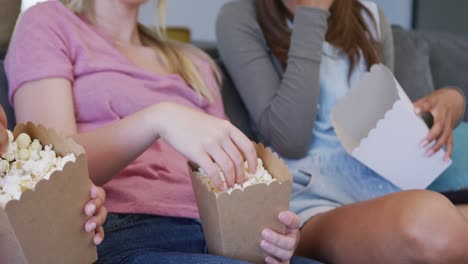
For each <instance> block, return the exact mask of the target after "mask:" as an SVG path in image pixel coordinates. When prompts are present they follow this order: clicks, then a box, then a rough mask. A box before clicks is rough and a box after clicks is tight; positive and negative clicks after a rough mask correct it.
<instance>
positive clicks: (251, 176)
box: [198, 159, 276, 194]
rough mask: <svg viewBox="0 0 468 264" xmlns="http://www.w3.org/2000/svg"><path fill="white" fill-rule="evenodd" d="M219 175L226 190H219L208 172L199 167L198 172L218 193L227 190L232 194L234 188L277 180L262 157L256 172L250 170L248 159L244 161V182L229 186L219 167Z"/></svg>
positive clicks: (238, 188)
mask: <svg viewBox="0 0 468 264" xmlns="http://www.w3.org/2000/svg"><path fill="white" fill-rule="evenodd" d="M218 170H219V177H220V178H221V180H222V181H223V184H224V191H220V190H218V189H217V188H216V187H215V186H214V184H213V182H212V181H211V180H210V179H209V178H208V175H207V174H206V172H205V171H203V169H201V168H199V169H198V173H199V174H200V175H201V177H202V180H203V182H204V184H206V185H207V186H208V187H209V188H210V189H211V190H212V191H213V192H215V193H216V194H220V193H223V192H227V193H228V194H231V193H232V191H234V190H244V188H246V187H248V186H251V185H255V184H260V183H264V184H267V185H269V184H270V183H272V182H275V181H276V179H275V178H273V177H272V176H271V174H270V173H269V172H268V171H267V170H266V169H265V168H264V167H263V161H262V160H261V159H258V161H257V171H256V172H255V173H251V172H250V170H249V165H248V164H247V161H246V162H244V171H245V178H246V181H245V182H244V183H243V184H237V183H236V184H234V186H233V187H232V188H228V187H227V184H226V179H225V178H224V173H223V172H222V171H221V169H219V168H218Z"/></svg>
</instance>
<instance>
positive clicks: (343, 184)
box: [286, 148, 401, 225]
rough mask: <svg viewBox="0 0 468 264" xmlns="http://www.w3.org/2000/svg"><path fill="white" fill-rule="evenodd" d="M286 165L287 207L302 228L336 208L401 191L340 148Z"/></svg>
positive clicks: (321, 151)
mask: <svg viewBox="0 0 468 264" xmlns="http://www.w3.org/2000/svg"><path fill="white" fill-rule="evenodd" d="M286 163H287V165H288V167H289V169H290V170H291V172H292V174H293V176H294V182H293V191H292V196H291V203H290V207H291V210H292V211H293V212H295V213H296V214H298V215H299V218H300V219H301V224H302V225H303V224H304V223H305V222H307V221H308V220H309V219H310V218H312V217H314V216H315V215H317V214H320V213H324V212H327V211H330V210H333V209H336V208H338V207H340V206H343V205H347V204H352V203H356V202H361V201H366V200H370V199H373V198H377V197H380V196H383V195H386V194H390V193H393V192H397V191H401V189H400V188H398V187H396V186H395V185H393V184H392V183H391V182H389V181H388V180H386V179H384V178H383V177H381V176H379V175H378V174H377V173H375V172H374V171H372V170H371V169H369V168H367V167H366V166H365V165H363V164H362V163H360V162H359V161H357V160H356V159H354V158H353V157H352V156H350V155H349V154H348V153H346V152H345V151H344V150H343V149H341V148H339V149H336V150H331V149H330V150H325V151H324V150H320V151H316V152H311V153H310V155H308V156H307V157H306V158H303V159H300V160H286Z"/></svg>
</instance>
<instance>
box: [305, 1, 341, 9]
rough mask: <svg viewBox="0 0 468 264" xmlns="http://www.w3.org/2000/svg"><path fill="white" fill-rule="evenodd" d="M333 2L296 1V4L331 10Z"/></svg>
mask: <svg viewBox="0 0 468 264" xmlns="http://www.w3.org/2000/svg"><path fill="white" fill-rule="evenodd" d="M333 2H334V0H296V4H297V5H299V6H308V7H314V8H320V9H323V10H329V9H330V7H331V6H332V5H333Z"/></svg>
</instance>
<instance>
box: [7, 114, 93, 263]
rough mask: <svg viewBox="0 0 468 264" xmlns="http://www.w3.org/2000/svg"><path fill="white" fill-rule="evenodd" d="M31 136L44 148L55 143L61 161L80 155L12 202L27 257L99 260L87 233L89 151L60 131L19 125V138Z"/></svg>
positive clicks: (13, 221) (41, 260) (11, 212)
mask: <svg viewBox="0 0 468 264" xmlns="http://www.w3.org/2000/svg"><path fill="white" fill-rule="evenodd" d="M21 133H26V134H28V135H29V136H31V138H32V139H39V140H40V142H41V143H42V144H43V145H48V144H52V145H53V150H54V151H55V152H56V153H57V155H59V156H65V155H67V154H71V153H74V154H75V155H76V157H77V159H76V162H69V163H67V164H66V165H65V167H64V168H63V171H56V172H54V173H53V174H52V175H51V177H50V179H49V180H44V179H43V180H41V181H39V182H38V183H37V185H36V187H35V188H34V190H26V191H25V192H23V194H22V195H21V198H20V200H11V201H9V202H8V203H7V204H6V206H5V212H6V214H7V216H8V218H9V221H10V222H11V225H12V226H13V229H14V231H15V234H16V236H17V238H18V240H19V242H20V244H21V247H22V249H23V251H24V254H25V256H26V258H27V260H28V262H29V263H31V264H46V263H47V264H50V263H68V264H74V263H76V264H78V263H79V264H83V263H93V262H94V261H96V259H97V254H96V247H95V246H94V244H93V242H92V237H93V234H92V233H86V232H85V231H84V224H85V221H86V220H87V218H88V217H87V216H86V215H85V214H84V212H83V208H84V205H85V204H86V202H87V201H88V200H89V199H90V195H89V190H90V184H91V182H90V180H89V174H88V162H87V158H86V154H85V151H84V149H83V148H82V147H81V146H80V145H78V144H76V143H75V142H74V141H73V140H71V139H68V138H66V137H64V136H63V135H60V134H58V133H57V132H55V131H54V130H51V129H46V128H45V127H43V126H36V125H34V124H32V123H27V124H19V125H17V126H16V128H15V130H14V132H13V134H14V135H15V138H16V137H17V136H18V135H19V134H21Z"/></svg>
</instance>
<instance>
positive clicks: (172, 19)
mask: <svg viewBox="0 0 468 264" xmlns="http://www.w3.org/2000/svg"><path fill="white" fill-rule="evenodd" d="M226 2H229V0H167V4H168V6H167V17H166V20H167V25H168V26H190V28H191V32H192V38H193V39H195V40H208V41H212V40H214V39H215V32H214V30H215V29H214V27H215V21H216V16H217V14H218V11H219V9H220V8H221V6H222V5H223V4H224V3H226ZM154 3H155V0H149V1H148V3H147V4H145V5H144V6H142V8H141V14H140V20H141V21H142V22H143V23H144V24H154V17H155V7H154Z"/></svg>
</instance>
